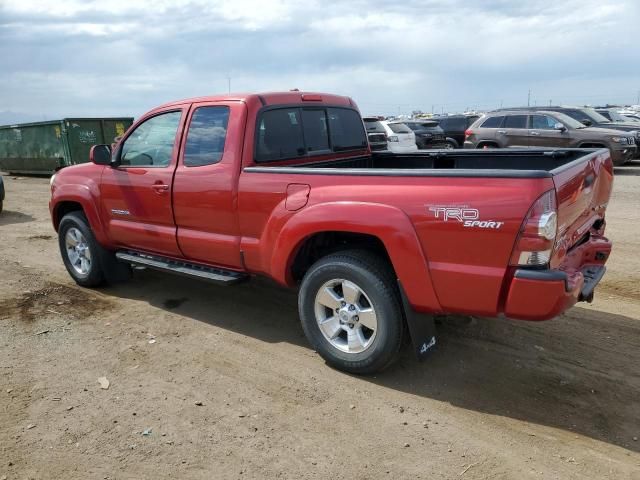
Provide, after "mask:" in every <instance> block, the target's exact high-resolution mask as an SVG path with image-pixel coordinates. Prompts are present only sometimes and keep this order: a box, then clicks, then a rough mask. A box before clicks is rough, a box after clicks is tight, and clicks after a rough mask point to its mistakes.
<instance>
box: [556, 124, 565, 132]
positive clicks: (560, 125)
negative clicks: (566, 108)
mask: <svg viewBox="0 0 640 480" xmlns="http://www.w3.org/2000/svg"><path fill="white" fill-rule="evenodd" d="M553 128H554V129H555V130H560V131H561V132H565V131H566V130H567V127H565V126H564V125H563V124H562V123H560V122H558V123H556V124H555V125H554V126H553Z"/></svg>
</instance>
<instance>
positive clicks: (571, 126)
mask: <svg viewBox="0 0 640 480" xmlns="http://www.w3.org/2000/svg"><path fill="white" fill-rule="evenodd" d="M364 120H365V126H366V128H367V133H368V136H369V142H370V144H371V148H372V149H373V150H382V149H388V150H391V151H393V152H397V153H403V152H404V153H407V152H412V151H416V150H418V149H453V148H507V147H526V148H529V147H532V148H536V147H538V148H539V147H557V148H608V149H609V150H610V151H611V156H612V159H613V162H614V164H615V165H623V164H625V163H627V162H629V161H631V160H632V159H633V158H638V157H639V156H640V152H639V151H638V144H640V117H634V116H623V115H621V114H619V113H618V112H617V111H616V109H613V108H598V109H594V108H589V107H564V106H548V107H516V108H504V109H498V110H494V111H492V112H488V113H486V114H484V115H481V116H480V115H452V116H443V117H434V118H430V119H426V120H424V119H421V120H404V121H403V120H391V121H385V120H380V119H379V118H377V117H366V118H365V119H364Z"/></svg>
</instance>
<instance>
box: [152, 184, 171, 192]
mask: <svg viewBox="0 0 640 480" xmlns="http://www.w3.org/2000/svg"><path fill="white" fill-rule="evenodd" d="M151 188H153V189H154V190H155V192H156V193H158V194H162V193H165V192H168V191H169V185H166V184H164V183H154V184H153V185H151Z"/></svg>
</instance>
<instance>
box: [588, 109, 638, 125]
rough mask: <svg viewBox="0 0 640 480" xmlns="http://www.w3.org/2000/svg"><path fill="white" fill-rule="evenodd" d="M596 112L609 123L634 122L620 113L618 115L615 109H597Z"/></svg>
mask: <svg viewBox="0 0 640 480" xmlns="http://www.w3.org/2000/svg"><path fill="white" fill-rule="evenodd" d="M595 111H596V112H598V113H599V114H600V115H602V116H603V117H604V118H606V119H607V120H608V121H610V122H613V123H629V122H630V121H631V122H633V120H629V118H627V117H625V116H624V115H620V113H618V111H617V110H616V109H615V108H596V109H595ZM634 123H635V122H634Z"/></svg>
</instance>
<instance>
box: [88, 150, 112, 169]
mask: <svg viewBox="0 0 640 480" xmlns="http://www.w3.org/2000/svg"><path fill="white" fill-rule="evenodd" d="M89 160H90V161H91V162H93V163H95V164H96V165H110V164H111V147H110V146H109V145H94V146H93V147H91V150H89Z"/></svg>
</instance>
